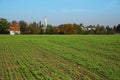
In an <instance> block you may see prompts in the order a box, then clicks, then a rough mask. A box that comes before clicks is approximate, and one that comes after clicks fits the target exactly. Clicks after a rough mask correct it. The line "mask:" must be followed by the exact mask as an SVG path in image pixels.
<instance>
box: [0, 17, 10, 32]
mask: <svg viewBox="0 0 120 80" xmlns="http://www.w3.org/2000/svg"><path fill="white" fill-rule="evenodd" d="M8 29H9V22H8V21H7V19H4V18H0V33H6V32H8Z"/></svg>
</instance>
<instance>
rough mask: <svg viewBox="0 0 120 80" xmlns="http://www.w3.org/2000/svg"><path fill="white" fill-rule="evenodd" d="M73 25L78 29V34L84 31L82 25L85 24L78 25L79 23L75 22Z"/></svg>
mask: <svg viewBox="0 0 120 80" xmlns="http://www.w3.org/2000/svg"><path fill="white" fill-rule="evenodd" d="M73 25H74V27H75V29H76V31H77V34H82V32H83V31H82V28H81V27H83V24H80V25H78V24H76V23H74V24H73Z"/></svg>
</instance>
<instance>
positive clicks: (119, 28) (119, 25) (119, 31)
mask: <svg viewBox="0 0 120 80" xmlns="http://www.w3.org/2000/svg"><path fill="white" fill-rule="evenodd" d="M116 30H117V33H120V24H118V25H117V29H116Z"/></svg>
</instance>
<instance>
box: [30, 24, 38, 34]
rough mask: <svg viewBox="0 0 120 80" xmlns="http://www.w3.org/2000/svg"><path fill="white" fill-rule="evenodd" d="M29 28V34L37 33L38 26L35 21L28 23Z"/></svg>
mask: <svg viewBox="0 0 120 80" xmlns="http://www.w3.org/2000/svg"><path fill="white" fill-rule="evenodd" d="M29 29H30V33H31V34H39V33H40V28H39V26H38V24H37V23H36V22H33V23H31V24H29Z"/></svg>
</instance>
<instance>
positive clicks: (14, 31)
mask: <svg viewBox="0 0 120 80" xmlns="http://www.w3.org/2000/svg"><path fill="white" fill-rule="evenodd" d="M15 34H20V26H19V24H18V23H17V22H16V21H12V24H11V25H10V35H15Z"/></svg>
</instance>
